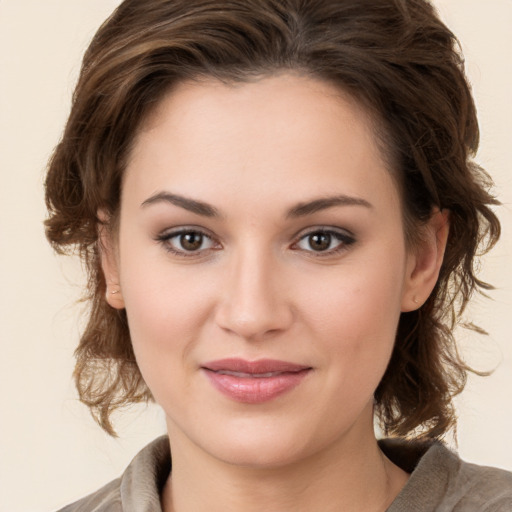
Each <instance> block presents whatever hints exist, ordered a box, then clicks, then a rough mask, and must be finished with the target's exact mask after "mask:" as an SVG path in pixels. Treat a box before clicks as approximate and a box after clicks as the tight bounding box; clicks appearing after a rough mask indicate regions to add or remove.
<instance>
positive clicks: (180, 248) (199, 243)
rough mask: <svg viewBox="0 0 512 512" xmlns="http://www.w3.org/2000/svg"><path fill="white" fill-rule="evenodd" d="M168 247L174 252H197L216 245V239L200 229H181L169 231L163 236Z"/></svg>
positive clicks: (163, 240)
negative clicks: (176, 231) (173, 231)
mask: <svg viewBox="0 0 512 512" xmlns="http://www.w3.org/2000/svg"><path fill="white" fill-rule="evenodd" d="M161 240H162V242H164V243H165V244H166V246H167V249H168V250H169V251H171V252H174V253H181V254H184V253H185V254H186V253H189V254H190V253H197V252H200V251H205V250H208V249H212V248H214V247H215V243H214V241H213V240H212V239H211V238H210V237H209V236H207V235H205V234H204V233H201V232H200V231H193V230H189V231H180V232H179V233H169V234H167V235H165V236H163V237H162V238H161Z"/></svg>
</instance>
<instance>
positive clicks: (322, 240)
mask: <svg viewBox="0 0 512 512" xmlns="http://www.w3.org/2000/svg"><path fill="white" fill-rule="evenodd" d="M352 243H354V239H353V238H352V237H351V236H349V235H346V234H343V233H338V232H337V231H322V230H320V231H313V232H310V233H308V234H307V235H304V236H303V237H301V238H300V240H299V241H298V242H297V244H296V246H297V247H298V248H299V249H302V250H304V251H311V252H317V253H322V252H336V250H338V249H341V248H342V247H343V246H347V245H350V244H352Z"/></svg>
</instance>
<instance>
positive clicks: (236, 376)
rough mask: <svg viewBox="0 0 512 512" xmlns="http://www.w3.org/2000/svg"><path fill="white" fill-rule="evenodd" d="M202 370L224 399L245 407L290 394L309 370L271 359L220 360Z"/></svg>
mask: <svg viewBox="0 0 512 512" xmlns="http://www.w3.org/2000/svg"><path fill="white" fill-rule="evenodd" d="M201 369H202V370H203V371H204V373H205V375H206V376H207V377H208V379H209V381H210V382H211V384H212V385H213V386H214V387H215V388H216V389H217V390H218V391H220V392H221V393H222V394H223V395H224V396H226V397H228V398H230V399H231V400H234V401H236V402H242V403H247V404H259V403H263V402H267V401H270V400H272V399H274V398H276V397H278V396H279V395H282V394H284V393H286V392H288V391H291V390H292V389H293V388H295V387H296V386H298V385H299V384H300V383H301V382H302V380H303V379H304V378H305V377H306V376H307V375H308V374H309V373H310V371H311V370H312V368H311V367H307V366H303V365H297V364H294V363H288V362H285V361H276V360H270V359H264V360H259V361H246V360H243V359H223V360H219V361H212V362H209V363H206V364H204V365H203V366H202V367H201Z"/></svg>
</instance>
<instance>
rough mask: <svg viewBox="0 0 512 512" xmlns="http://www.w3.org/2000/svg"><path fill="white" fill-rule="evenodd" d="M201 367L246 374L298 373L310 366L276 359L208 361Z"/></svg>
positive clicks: (215, 370)
mask: <svg viewBox="0 0 512 512" xmlns="http://www.w3.org/2000/svg"><path fill="white" fill-rule="evenodd" d="M201 367H202V368H204V369H206V370H211V371H214V372H219V371H228V372H237V373H248V374H262V373H284V372H300V371H302V370H309V369H311V367H310V366H305V365H301V364H296V363H290V362H288V361H279V360H276V359H258V360H257V361H247V360H245V359H240V358H227V359H219V360H216V361H210V362H207V363H204V364H202V365H201Z"/></svg>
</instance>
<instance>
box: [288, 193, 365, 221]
mask: <svg viewBox="0 0 512 512" xmlns="http://www.w3.org/2000/svg"><path fill="white" fill-rule="evenodd" d="M334 206H363V207H365V208H370V209H371V208H373V206H372V205H371V204H370V203H369V202H368V201H366V199H362V198H359V197H352V196H346V195H338V196H332V197H323V198H320V199H314V200H312V201H307V202H305V203H299V204H298V205H297V206H294V207H293V208H291V209H290V210H289V211H288V213H287V214H286V217H288V218H297V217H304V216H306V215H311V214H312V213H316V212H319V211H321V210H326V209H327V208H333V207H334Z"/></svg>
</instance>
